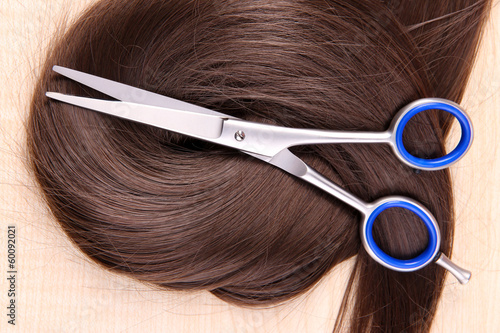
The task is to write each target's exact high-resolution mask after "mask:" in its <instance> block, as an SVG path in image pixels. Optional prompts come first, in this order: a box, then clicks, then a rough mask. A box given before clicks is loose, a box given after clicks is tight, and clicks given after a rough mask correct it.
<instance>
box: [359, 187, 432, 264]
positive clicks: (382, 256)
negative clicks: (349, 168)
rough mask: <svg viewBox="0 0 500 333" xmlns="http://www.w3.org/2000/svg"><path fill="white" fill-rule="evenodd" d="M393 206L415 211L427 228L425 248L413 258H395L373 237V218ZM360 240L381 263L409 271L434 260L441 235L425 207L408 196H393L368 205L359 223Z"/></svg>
mask: <svg viewBox="0 0 500 333" xmlns="http://www.w3.org/2000/svg"><path fill="white" fill-rule="evenodd" d="M394 207H399V208H405V209H407V210H409V211H411V212H413V213H415V214H416V215H417V216H418V217H419V218H420V219H421V220H422V222H423V223H424V225H425V227H426V228H427V232H428V235H429V241H428V244H427V248H426V249H425V250H424V251H423V252H422V253H421V254H420V255H418V256H416V257H415V258H412V259H407V260H402V259H396V258H394V257H392V256H390V255H388V254H387V253H385V252H384V251H382V249H380V247H379V246H378V245H377V243H376V242H375V240H374V239H373V232H372V231H373V225H374V223H375V220H376V219H377V217H378V216H379V215H380V214H381V213H382V212H383V211H384V210H386V209H389V208H394ZM361 240H362V242H363V245H364V247H365V249H366V251H367V252H368V254H369V255H370V256H371V257H372V258H373V259H374V260H375V261H377V262H379V263H380V264H381V265H384V266H385V267H388V268H390V269H393V270H396V271H401V272H411V271H415V270H418V269H420V268H422V267H424V266H426V265H427V264H429V263H430V262H431V261H433V260H434V258H435V257H436V255H437V253H438V251H439V246H440V243H441V236H440V232H439V227H438V225H437V223H436V220H435V218H434V216H432V214H431V213H430V212H429V211H428V210H427V209H426V208H425V207H423V206H422V205H420V204H419V203H417V202H415V201H413V200H410V199H408V198H404V197H397V196H393V197H386V198H383V199H380V200H378V201H377V202H375V203H374V204H372V205H370V210H369V211H368V212H367V215H366V216H365V217H364V220H363V223H362V224H361Z"/></svg>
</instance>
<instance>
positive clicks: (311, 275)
mask: <svg viewBox="0 0 500 333" xmlns="http://www.w3.org/2000/svg"><path fill="white" fill-rule="evenodd" d="M488 8H489V1H487V0H483V1H481V0H460V1H455V0H448V1H433V0H421V1H386V2H383V1H369V2H367V1H351V0H349V1H347V0H344V1H341V0H329V1H319V0H318V1H311V0H308V1H305V0H304V1H302V0H274V1H266V0H253V1H233V0H213V1H181V0H169V1H159V0H148V1H146V0H127V1H108V0H104V1H100V2H98V3H96V4H95V5H93V6H92V7H91V8H89V9H88V10H87V11H86V12H85V13H83V15H82V16H81V17H80V18H79V19H78V20H77V21H76V22H75V23H74V24H73V25H72V26H71V27H70V28H69V29H68V30H67V31H65V32H64V34H62V35H61V36H60V38H59V40H58V41H57V42H56V45H55V47H54V48H53V49H52V50H51V51H50V52H49V54H48V57H47V60H46V62H45V65H44V67H43V69H42V72H41V76H40V78H39V81H38V83H37V87H36V89H35V92H34V95H33V100H32V104H31V110H30V117H29V120H28V147H29V157H30V165H31V167H32V170H33V171H34V175H35V177H36V179H37V181H38V183H39V184H40V186H41V188H42V189H43V193H44V195H45V198H46V201H47V203H48V205H49V207H50V209H51V211H52V213H53V214H54V216H55V218H56V219H57V221H58V222H59V223H60V225H61V226H62V228H63V229H64V231H65V232H66V234H67V235H68V236H69V237H70V238H71V239H72V241H73V242H74V243H75V244H76V245H77V246H78V247H79V248H80V249H81V250H82V251H83V252H84V253H85V254H87V255H88V256H89V258H91V259H92V260H94V261H95V262H97V263H99V264H101V265H103V266H105V267H107V268H108V269H110V270H112V271H116V272H121V273H123V274H127V275H129V276H132V277H134V278H136V279H138V280H140V281H144V282H147V283H151V284H156V285H158V286H160V287H163V288H167V289H191V290H192V289H206V290H210V291H211V292H212V293H213V294H214V295H216V296H218V297H220V298H222V299H224V300H226V301H229V302H234V303H238V304H249V305H259V304H269V303H275V302H280V301H284V300H286V299H290V298H291V297H294V296H296V295H298V294H300V293H303V292H305V291H307V290H308V289H310V288H311V287H312V286H313V285H314V284H315V283H316V282H317V281H318V280H319V279H320V278H321V277H322V276H324V275H325V273H326V272H328V271H329V270H330V269H331V268H332V267H334V266H335V265H337V264H338V263H340V262H342V261H344V260H346V259H348V258H351V257H353V256H356V255H357V257H356V259H355V264H354V268H353V272H352V275H351V279H350V281H349V286H348V288H347V290H346V293H345V297H344V301H343V306H342V308H341V310H340V313H339V316H338V319H337V325H336V327H335V330H343V329H346V328H349V329H350V330H351V331H355V332H365V331H370V332H375V331H377V332H378V331H391V330H393V331H403V330H406V331H407V332H423V331H428V330H429V327H430V323H431V321H432V318H433V316H434V313H435V310H436V304H437V300H438V298H439V296H440V294H441V291H442V289H443V282H444V271H443V270H442V269H441V268H439V267H438V266H437V265H430V266H428V267H426V268H425V269H422V270H420V271H417V272H413V273H399V272H394V271H390V270H388V269H386V268H384V267H382V266H380V265H379V264H377V263H375V262H374V261H373V260H372V259H370V258H369V257H368V255H367V254H366V253H365V251H364V249H363V247H362V246H361V244H360V239H359V235H358V226H359V215H358V214H357V212H356V211H354V210H353V209H351V208H350V207H347V206H346V205H345V204H343V203H342V202H339V201H338V200H336V199H334V198H332V197H330V196H329V195H327V194H325V193H323V192H321V191H320V190H318V189H316V188H314V187H312V186H310V185H308V184H306V183H304V182H302V181H300V180H297V179H295V178H294V177H292V176H290V175H288V174H286V173H284V172H282V171H280V170H278V169H276V168H274V167H272V166H270V165H267V164H265V163H262V162H260V161H258V160H256V159H253V158H251V157H248V156H244V155H243V154H241V153H239V152H237V151H234V150H231V149H226V148H224V147H219V146H216V145H212V144H207V143H205V142H201V141H198V140H195V139H191V138H187V137H184V136H182V135H178V134H173V133H169V132H166V131H164V130H159V129H156V128H151V127H148V126H144V125H141V124H137V123H132V122H128V121H125V120H121V119H117V118H113V117H110V116H106V115H102V114H98V113H95V112H89V111H87V110H83V109H80V108H77V107H73V106H70V105H67V104H64V103H58V102H53V101H50V100H48V99H47V98H46V97H45V96H44V93H45V92H46V91H58V92H62V93H69V94H75V95H82V96H90V97H100V98H102V97H103V96H101V95H100V94H99V93H97V92H95V91H92V90H91V89H88V88H85V87H82V86H80V85H79V84H77V83H75V82H72V81H71V80H68V79H65V78H62V77H60V76H58V75H57V74H56V73H54V72H52V71H51V67H52V66H53V65H56V64H57V65H61V66H66V67H70V68H74V69H77V70H80V71H84V72H88V73H91V74H94V75H98V76H102V77H105V78H108V79H111V80H115V81H119V82H123V83H125V84H129V85H132V86H136V87H139V88H143V89H146V90H150V91H153V92H156V93H160V94H163V95H167V96H170V97H174V98H177V99H180V100H184V101H187V102H190V103H193V104H197V105H201V106H204V107H207V108H211V109H214V110H217V111H220V112H223V113H226V114H230V115H234V116H237V117H241V118H244V119H247V120H254V121H260V122H268V123H274V124H279V125H282V126H289V127H298V128H319V129H331V130H347V131H355V130H372V131H379V130H384V129H385V128H386V127H387V126H388V124H389V123H390V121H391V119H392V117H393V116H394V114H395V113H396V112H397V111H398V109H399V108H400V107H402V106H403V105H405V104H407V103H409V102H411V101H412V100H415V99H417V98H421V97H432V96H435V97H443V98H448V99H452V100H455V101H457V102H459V101H460V98H461V96H462V93H463V90H464V88H465V83H466V82H467V77H468V75H469V73H470V69H471V63H472V60H473V58H474V55H475V51H476V47H477V43H478V40H479V36H480V32H481V27H482V24H483V22H484V20H485V17H486V15H487V12H488ZM417 120H418V121H415V124H413V125H412V126H410V128H408V129H407V130H406V131H405V141H406V145H407V146H408V147H409V149H410V150H411V152H413V153H414V154H416V155H420V156H423V157H427V156H432V155H439V154H442V153H443V151H444V146H443V144H444V140H445V138H446V135H447V132H448V129H449V127H450V124H451V120H450V118H449V117H446V116H443V115H442V114H440V113H438V112H426V113H425V114H423V115H422V116H419V118H418V119H417ZM293 151H294V152H295V153H296V154H297V155H299V156H300V157H301V158H302V159H304V160H305V161H306V162H307V163H308V164H310V165H312V166H313V167H314V168H316V169H317V170H318V171H319V172H321V173H322V174H324V175H325V176H326V177H328V178H330V179H332V180H333V181H334V182H336V183H337V184H339V185H341V186H342V187H343V188H345V189H346V190H348V191H350V192H352V193H353V194H355V195H357V196H359V197H360V198H362V199H364V200H366V201H371V200H374V199H377V198H379V197H381V196H384V195H391V194H399V195H405V196H408V197H411V198H414V199H416V200H418V201H420V202H421V203H423V204H424V205H425V206H426V207H427V208H428V209H429V210H430V211H431V212H432V213H433V214H434V215H435V216H436V218H437V221H438V223H439V226H440V228H441V232H442V247H441V251H442V252H444V253H445V254H447V255H450V254H451V253H450V252H451V245H452V236H453V206H452V191H451V184H450V177H449V173H448V171H447V170H441V171H434V172H421V173H419V174H416V173H415V172H414V170H412V169H411V168H409V167H406V166H404V165H402V164H401V163H400V162H399V161H398V160H397V159H396V158H395V157H394V155H393V153H392V152H391V151H390V148H389V147H385V146H383V145H377V146H375V145H349V144H342V145H318V146H308V147H300V148H295V149H294V150H293ZM374 233H375V236H376V240H377V242H378V244H379V245H380V246H381V247H382V248H383V249H384V250H385V251H386V252H388V253H390V254H391V255H393V256H397V257H400V258H405V257H409V256H414V255H416V254H417V253H419V252H420V251H422V249H423V248H425V246H426V241H427V233H426V230H425V228H424V227H423V226H422V225H421V223H419V222H418V220H417V219H416V218H414V217H413V216H410V215H409V214H407V213H405V212H401V211H399V210H397V209H394V210H390V211H388V212H387V213H385V214H384V215H383V216H381V217H380V218H379V219H378V221H377V223H376V226H375V228H374ZM348 318H351V320H347V319H348ZM344 319H346V320H344Z"/></svg>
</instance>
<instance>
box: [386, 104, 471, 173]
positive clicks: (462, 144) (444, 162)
mask: <svg viewBox="0 0 500 333" xmlns="http://www.w3.org/2000/svg"><path fill="white" fill-rule="evenodd" d="M431 109H438V110H443V111H446V112H448V113H450V114H452V115H453V116H454V117H455V118H456V119H457V120H458V123H459V124H460V129H461V131H462V135H461V138H460V141H459V142H458V145H457V146H456V147H455V149H453V150H452V151H451V152H450V153H448V154H446V155H445V156H442V157H438V158H434V159H425V158H419V157H415V156H413V155H411V154H410V153H409V152H408V151H407V150H406V148H405V146H404V144H403V132H404V128H405V126H406V125H407V124H408V121H409V120H410V119H411V118H412V117H413V116H415V115H416V114H417V113H420V112H422V111H426V110H431ZM391 130H392V133H393V140H392V143H393V148H394V151H395V152H396V155H397V156H398V157H399V158H400V159H401V161H403V162H404V163H406V164H407V165H409V166H411V167H414V168H416V169H422V170H439V169H444V168H447V167H448V166H450V165H451V164H453V163H455V162H456V161H458V160H459V159H460V158H462V157H463V156H464V155H465V153H466V152H467V151H468V150H469V148H470V146H471V144H472V138H473V130H472V123H471V121H470V119H469V117H468V116H467V114H466V113H465V111H464V110H463V109H462V108H461V107H460V106H459V105H458V104H456V103H453V102H452V101H449V100H446V99H442V98H423V99H419V100H416V101H415V102H413V103H410V104H408V105H407V106H406V107H404V108H403V109H401V110H400V112H399V113H398V114H397V115H396V117H395V118H394V120H393V123H392V125H391Z"/></svg>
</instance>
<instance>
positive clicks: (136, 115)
mask: <svg viewBox="0 0 500 333" xmlns="http://www.w3.org/2000/svg"><path fill="white" fill-rule="evenodd" d="M45 94H46V95H47V97H49V98H52V99H56V100H58V101H61V102H65V103H68V104H72V105H76V106H80V107H83V108H87V109H90V110H93V111H98V112H102V113H106V114H109V115H112V116H116V117H120V118H124V119H128V120H132V121H136V122H139V123H143V124H147V125H151V126H155V127H159V128H163V129H166V130H169V131H173V132H177V133H181V134H185V135H189V136H191V137H195V138H199V139H205V140H209V141H210V140H211V139H216V138H219V137H220V136H221V134H222V127H223V123H224V118H222V117H220V116H214V115H208V114H201V113H197V112H190V111H180V110H175V109H170V108H163V107H157V106H151V105H143V104H137V103H128V102H115V101H106V100H102V99H93V98H87V97H79V96H71V95H65V94H61V93H56V92H47V93H45Z"/></svg>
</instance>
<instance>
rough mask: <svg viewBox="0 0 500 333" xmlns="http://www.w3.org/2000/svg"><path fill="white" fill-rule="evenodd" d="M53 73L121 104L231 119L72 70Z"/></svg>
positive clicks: (60, 70) (192, 105)
mask: <svg viewBox="0 0 500 333" xmlns="http://www.w3.org/2000/svg"><path fill="white" fill-rule="evenodd" d="M52 69H53V70H54V71H55V72H57V73H59V74H61V75H64V76H66V77H68V78H70V79H72V80H74V81H76V82H79V83H81V84H83V85H86V86H87V87H90V88H93V89H95V90H98V91H100V92H102V93H104V94H106V95H108V96H111V97H113V98H116V99H118V100H120V101H123V102H130V103H137V104H144V105H151V106H159V107H164V108H171V109H178V110H186V111H191V112H197V113H202V114H210V115H214V116H220V117H226V118H233V117H230V116H228V115H225V114H223V113H220V112H216V111H213V110H210V109H206V108H204V107H201V106H197V105H194V104H190V103H187V102H183V101H180V100H178V99H175V98H171V97H167V96H163V95H160V94H156V93H153V92H150V91H147V90H143V89H139V88H136V87H132V86H129V85H126V84H123V83H119V82H115V81H111V80H108V79H105V78H102V77H99V76H95V75H91V74H88V73H83V72H80V71H77V70H74V69H70V68H66V67H62V66H54V67H53V68H52Z"/></svg>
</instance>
